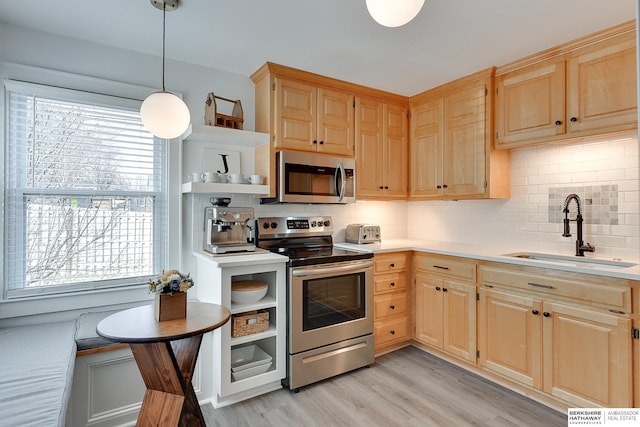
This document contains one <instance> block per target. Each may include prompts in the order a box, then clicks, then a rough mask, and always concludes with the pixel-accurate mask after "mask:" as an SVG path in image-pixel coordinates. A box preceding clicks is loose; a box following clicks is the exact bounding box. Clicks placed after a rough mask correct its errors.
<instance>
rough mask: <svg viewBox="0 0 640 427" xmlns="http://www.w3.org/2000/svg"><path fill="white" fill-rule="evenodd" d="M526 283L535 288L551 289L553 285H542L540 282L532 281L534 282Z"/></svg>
mask: <svg viewBox="0 0 640 427" xmlns="http://www.w3.org/2000/svg"><path fill="white" fill-rule="evenodd" d="M527 285H529V286H534V287H536V288H545V289H553V286H551V285H542V284H540V283H534V282H529V283H527Z"/></svg>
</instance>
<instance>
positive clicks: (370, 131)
mask: <svg viewBox="0 0 640 427" xmlns="http://www.w3.org/2000/svg"><path fill="white" fill-rule="evenodd" d="M382 125H383V122H382V104H380V103H379V102H376V101H371V100H368V99H362V98H359V99H358V101H357V102H356V133H357V144H356V174H357V176H356V185H357V188H356V197H358V198H367V197H374V198H379V197H380V196H381V195H382V190H383V183H384V181H383V179H384V178H383V176H382V170H383V161H382V159H383V155H384V153H383V150H382V137H383V132H382Z"/></svg>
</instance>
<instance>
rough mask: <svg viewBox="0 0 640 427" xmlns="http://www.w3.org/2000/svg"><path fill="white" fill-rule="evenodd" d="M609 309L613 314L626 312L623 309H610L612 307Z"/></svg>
mask: <svg viewBox="0 0 640 427" xmlns="http://www.w3.org/2000/svg"><path fill="white" fill-rule="evenodd" d="M609 311H610V312H612V313H615V314H627V313H625V312H624V311H620V310H612V309H609Z"/></svg>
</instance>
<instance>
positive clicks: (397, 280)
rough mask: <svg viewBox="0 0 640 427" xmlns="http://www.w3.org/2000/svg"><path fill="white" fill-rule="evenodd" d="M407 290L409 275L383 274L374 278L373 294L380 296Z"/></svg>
mask: <svg viewBox="0 0 640 427" xmlns="http://www.w3.org/2000/svg"><path fill="white" fill-rule="evenodd" d="M404 289H407V274H406V273H397V274H383V275H381V276H373V293H374V294H379V293H384V292H392V291H398V290H404Z"/></svg>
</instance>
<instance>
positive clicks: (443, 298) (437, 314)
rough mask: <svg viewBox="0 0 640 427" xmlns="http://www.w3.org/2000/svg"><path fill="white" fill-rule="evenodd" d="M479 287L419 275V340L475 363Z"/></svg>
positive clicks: (417, 277) (417, 285)
mask: <svg viewBox="0 0 640 427" xmlns="http://www.w3.org/2000/svg"><path fill="white" fill-rule="evenodd" d="M475 325H476V287H475V285H468V284H464V283H459V282H456V281H453V280H446V279H442V278H440V277H430V276H427V275H424V274H416V340H418V341H420V342H422V343H423V344H428V345H430V346H433V347H435V348H437V349H439V350H442V351H445V352H447V353H451V354H452V355H454V356H457V357H459V358H461V359H464V360H466V361H468V362H471V363H473V364H475V361H476V328H475Z"/></svg>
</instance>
